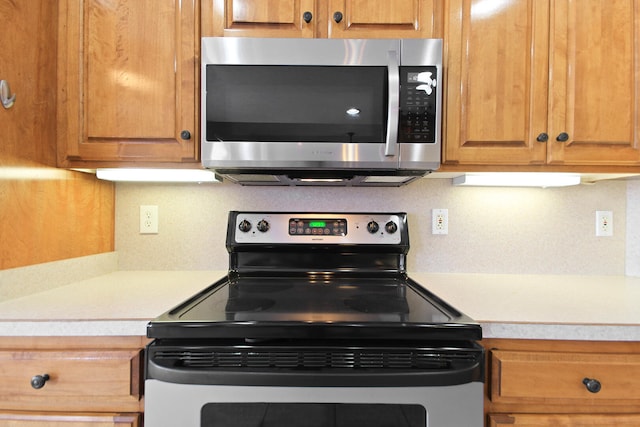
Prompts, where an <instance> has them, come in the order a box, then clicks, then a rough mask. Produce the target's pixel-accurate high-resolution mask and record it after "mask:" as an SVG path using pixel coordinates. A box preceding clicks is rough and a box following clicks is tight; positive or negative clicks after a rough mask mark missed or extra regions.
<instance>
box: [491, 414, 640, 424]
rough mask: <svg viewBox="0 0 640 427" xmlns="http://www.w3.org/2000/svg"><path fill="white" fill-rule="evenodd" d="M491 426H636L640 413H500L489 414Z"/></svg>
mask: <svg viewBox="0 0 640 427" xmlns="http://www.w3.org/2000/svg"><path fill="white" fill-rule="evenodd" d="M488 425H489V427H497V426H521V427H544V426H549V427H588V426H593V427H596V426H597V427H606V426H608V427H624V426H628V427H635V426H638V425H640V415H615V414H608V415H576V414H508V415H507V414H498V415H493V414H492V415H490V416H489V424H488Z"/></svg>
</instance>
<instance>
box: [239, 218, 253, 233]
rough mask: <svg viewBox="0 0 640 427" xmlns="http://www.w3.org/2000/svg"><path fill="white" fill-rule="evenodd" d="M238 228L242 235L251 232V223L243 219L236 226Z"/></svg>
mask: <svg viewBox="0 0 640 427" xmlns="http://www.w3.org/2000/svg"><path fill="white" fill-rule="evenodd" d="M238 228H239V229H240V231H242V232H243V233H246V232H247V231H249V230H251V223H250V222H249V221H247V220H246V219H243V220H242V221H240V224H238Z"/></svg>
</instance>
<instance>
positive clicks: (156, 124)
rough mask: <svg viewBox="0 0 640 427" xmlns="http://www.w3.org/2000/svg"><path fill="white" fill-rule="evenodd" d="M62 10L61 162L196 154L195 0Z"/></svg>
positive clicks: (117, 2)
mask: <svg viewBox="0 0 640 427" xmlns="http://www.w3.org/2000/svg"><path fill="white" fill-rule="evenodd" d="M58 7H59V36H58V101H57V102H58V165H59V166H62V167H86V166H89V167H90V166H96V165H124V164H135V163H152V164H153V163H158V164H160V163H167V162H168V163H175V162H193V161H196V160H197V159H198V144H197V141H198V132H197V111H198V109H197V100H198V99H199V98H198V96H197V95H198V94H197V88H198V86H197V85H196V81H197V78H196V76H197V72H198V64H197V52H198V46H199V27H198V25H197V22H198V19H197V18H198V16H199V15H198V12H199V3H198V1H197V0H196V1H188V2H186V1H180V0H108V1H105V0H61V1H59V6H58Z"/></svg>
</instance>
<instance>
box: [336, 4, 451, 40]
mask: <svg viewBox="0 0 640 427" xmlns="http://www.w3.org/2000/svg"><path fill="white" fill-rule="evenodd" d="M442 3H443V0H393V1H389V0H329V2H328V4H329V9H328V11H327V12H328V17H327V24H328V37H332V38H441V37H442V7H443V6H442Z"/></svg>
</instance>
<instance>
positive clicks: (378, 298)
mask: <svg viewBox="0 0 640 427" xmlns="http://www.w3.org/2000/svg"><path fill="white" fill-rule="evenodd" d="M147 335H148V337H150V338H201V339H206V338H247V339H252V338H255V339H264V338H267V339H275V338H278V339H279V338H298V339H299V338H302V339H307V338H331V339H336V338H338V339H341V338H344V339H352V338H367V339H371V338H382V339H415V338H422V339H448V340H449V339H456V340H457V339H480V338H481V329H480V326H479V325H478V324H476V323H475V322H474V321H473V320H471V319H470V318H468V317H467V316H465V315H464V314H462V313H460V312H458V311H457V310H455V309H454V308H452V307H450V306H449V305H448V304H446V303H445V302H444V301H442V300H440V299H439V298H438V297H437V296H435V295H433V294H431V293H430V292H428V291H427V290H425V289H424V288H422V287H420V286H419V285H418V284H417V283H415V282H413V281H412V280H411V279H408V278H406V277H405V276H404V275H395V276H383V277H359V276H357V275H351V276H349V275H346V276H336V275H333V274H313V273H308V274H304V275H300V276H294V277H291V276H283V277H278V276H275V277H266V276H257V277H235V278H230V279H227V278H225V279H222V280H220V281H219V282H217V283H215V284H214V285H212V286H211V287H209V288H207V289H205V290H204V291H202V292H201V293H199V294H197V295H195V296H194V297H192V298H190V299H189V300H187V301H185V302H184V303H182V304H181V305H179V306H177V307H176V308H174V309H172V310H170V311H168V312H167V313H165V314H163V315H161V316H160V317H158V318H157V319H155V320H154V321H152V322H151V323H150V324H149V326H148V329H147Z"/></svg>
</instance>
